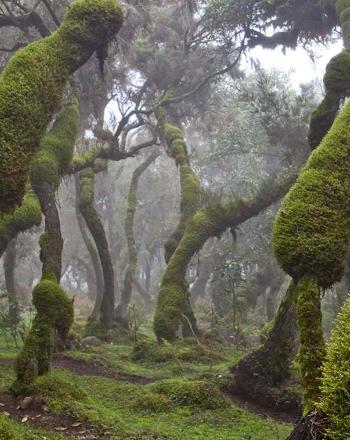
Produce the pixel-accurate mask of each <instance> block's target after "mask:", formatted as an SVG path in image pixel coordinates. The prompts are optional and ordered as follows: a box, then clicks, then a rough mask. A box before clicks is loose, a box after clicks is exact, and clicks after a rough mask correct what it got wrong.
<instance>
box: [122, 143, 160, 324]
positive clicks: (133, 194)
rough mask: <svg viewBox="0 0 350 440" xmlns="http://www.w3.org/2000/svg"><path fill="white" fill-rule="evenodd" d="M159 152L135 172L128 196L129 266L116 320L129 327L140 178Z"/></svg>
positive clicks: (152, 155) (134, 268)
mask: <svg viewBox="0 0 350 440" xmlns="http://www.w3.org/2000/svg"><path fill="white" fill-rule="evenodd" d="M158 156H159V153H158V152H157V151H155V152H153V153H151V154H150V155H149V157H148V158H147V159H146V160H145V161H144V162H143V163H141V165H139V166H138V167H137V168H136V169H135V171H134V172H133V175H132V178H131V183H130V187H129V195H128V208H127V214H126V219H125V226H124V229H125V235H126V240H127V246H128V264H127V267H126V271H125V276H124V284H123V289H122V292H121V298H120V302H119V304H118V306H117V308H116V311H115V318H116V320H117V321H118V322H120V323H122V324H123V325H124V326H128V320H127V311H128V306H129V304H130V300H131V294H132V289H133V285H134V279H135V272H136V267H137V248H136V242H135V235H134V221H135V213H136V208H137V189H138V184H139V180H140V177H141V176H142V174H143V173H144V172H145V171H146V170H147V168H148V167H149V166H150V165H151V164H152V163H153V162H154V161H155V160H156V159H157V157H158Z"/></svg>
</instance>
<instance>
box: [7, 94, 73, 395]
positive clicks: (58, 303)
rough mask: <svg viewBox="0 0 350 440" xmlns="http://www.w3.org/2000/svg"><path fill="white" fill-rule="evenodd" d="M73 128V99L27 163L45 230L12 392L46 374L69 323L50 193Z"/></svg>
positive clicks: (70, 152)
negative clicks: (29, 325) (31, 313)
mask: <svg viewBox="0 0 350 440" xmlns="http://www.w3.org/2000/svg"><path fill="white" fill-rule="evenodd" d="M78 126H79V112H78V103H77V101H76V100H73V102H72V103H71V104H69V105H66V106H65V107H64V108H63V109H62V111H61V112H60V114H59V115H58V117H57V119H56V122H55V124H54V126H53V128H52V129H51V131H50V132H49V133H48V134H47V135H46V136H45V137H44V138H43V140H42V143H41V150H40V151H39V153H38V154H37V155H36V156H35V158H34V161H33V163H32V172H31V183H32V187H33V189H34V191H35V192H36V194H37V196H38V198H39V201H40V206H41V209H42V211H43V213H44V216H45V232H44V233H43V234H42V236H41V237H40V259H41V261H42V263H43V267H42V279H41V281H40V283H39V284H38V285H37V286H36V287H35V288H34V290H33V304H34V306H35V308H36V310H37V314H36V316H35V318H34V321H33V324H32V328H31V330H30V332H29V334H28V336H27V338H26V340H25V342H24V346H23V348H22V351H21V353H20V354H19V356H18V358H17V361H16V382H15V383H14V384H13V386H12V390H13V392H15V393H23V392H25V391H26V390H27V388H28V387H29V386H30V385H31V383H32V382H33V380H34V379H35V377H36V376H37V375H39V376H40V375H44V374H47V373H48V371H49V369H50V366H51V358H52V350H53V343H54V337H55V336H56V335H57V336H58V337H60V338H61V340H62V341H63V342H64V341H65V339H66V337H67V336H68V332H69V330H70V327H71V326H72V324H73V319H74V310H73V303H72V301H71V300H70V299H69V298H68V296H67V295H66V293H65V291H64V290H63V289H62V288H61V287H60V284H59V283H60V278H61V269H62V248H63V239H62V235H61V227H60V219H59V213H58V209H57V205H56V199H55V192H56V191H57V189H58V187H59V184H60V179H61V175H62V174H63V172H64V170H65V168H66V167H67V166H68V164H69V162H70V160H71V158H72V156H73V150H74V145H75V139H76V136H77V132H78ZM48 163H49V164H50V166H49V167H48ZM48 170H49V171H50V172H48Z"/></svg>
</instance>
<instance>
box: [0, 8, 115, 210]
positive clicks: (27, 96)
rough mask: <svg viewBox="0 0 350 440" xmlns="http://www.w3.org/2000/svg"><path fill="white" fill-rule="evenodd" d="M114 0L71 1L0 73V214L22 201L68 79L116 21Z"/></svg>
mask: <svg viewBox="0 0 350 440" xmlns="http://www.w3.org/2000/svg"><path fill="white" fill-rule="evenodd" d="M122 21H123V16H122V11H121V8H120V7H119V5H118V3H117V2H116V1H114V0H97V1H96V0H76V1H75V2H74V3H73V4H72V6H71V7H70V8H69V9H68V12H67V14H66V16H65V18H64V20H63V22H62V25H61V26H60V28H59V29H58V30H57V31H56V32H54V33H53V34H52V35H51V36H49V37H47V38H45V39H43V40H41V41H39V42H35V43H32V44H30V45H29V46H27V47H26V48H24V49H22V50H20V51H18V52H17V53H16V54H15V55H14V56H13V57H12V58H11V59H10V61H9V62H8V64H7V66H6V68H5V70H4V71H3V73H2V74H1V77H0V146H1V148H0V164H1V167H0V182H1V183H0V212H1V213H3V212H6V211H9V210H10V209H12V208H13V207H14V206H15V205H16V204H19V203H20V202H21V201H22V198H23V194H24V190H25V185H26V182H27V178H28V172H29V166H30V162H31V160H32V159H33V157H34V155H35V153H36V152H37V150H38V148H39V144H40V140H41V138H42V136H43V134H44V132H45V130H46V127H47V125H48V124H49V122H50V120H51V118H52V116H53V113H54V111H55V109H56V107H57V105H58V103H59V102H60V100H61V98H62V95H63V91H64V88H65V85H66V82H67V80H68V77H69V75H70V74H71V73H73V72H74V71H75V70H76V69H77V68H78V67H80V66H81V65H82V64H84V63H85V62H86V61H87V60H88V58H89V57H90V56H91V55H92V54H93V52H94V51H99V50H102V49H103V48H104V47H105V45H106V43H108V42H109V41H110V40H111V39H112V38H113V37H114V35H115V34H116V33H117V32H118V30H119V28H120V26H121V25H122Z"/></svg>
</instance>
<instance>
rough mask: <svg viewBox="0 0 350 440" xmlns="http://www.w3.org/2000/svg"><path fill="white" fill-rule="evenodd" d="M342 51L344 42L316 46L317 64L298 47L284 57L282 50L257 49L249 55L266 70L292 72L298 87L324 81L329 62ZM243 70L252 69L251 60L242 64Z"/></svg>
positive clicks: (292, 77) (289, 50) (291, 74)
mask: <svg viewBox="0 0 350 440" xmlns="http://www.w3.org/2000/svg"><path fill="white" fill-rule="evenodd" d="M341 50H342V41H340V40H339V41H337V42H336V43H334V44H332V45H329V46H328V47H324V46H320V45H318V46H315V48H314V53H315V55H316V56H317V58H316V60H315V63H313V62H312V60H311V58H310V57H309V55H308V54H307V52H306V51H305V50H304V49H302V48H300V47H298V48H297V49H296V50H292V49H287V50H286V54H285V55H284V54H283V52H282V50H281V49H280V48H277V49H274V50H269V49H263V48H261V47H257V48H255V49H253V50H252V51H251V52H250V53H249V55H250V56H251V57H253V58H255V59H258V60H259V61H260V63H261V66H262V67H263V68H266V69H268V70H269V69H272V68H276V69H278V70H282V71H285V72H290V78H291V80H292V82H293V84H295V85H296V86H298V85H299V84H300V83H307V82H310V81H312V80H315V79H320V80H322V78H323V75H324V72H325V69H326V66H327V63H328V61H329V60H330V59H331V58H332V57H333V56H334V55H336V54H338V53H339V52H341ZM242 67H243V68H247V69H248V70H249V69H250V62H249V58H246V60H245V61H244V62H243V63H242Z"/></svg>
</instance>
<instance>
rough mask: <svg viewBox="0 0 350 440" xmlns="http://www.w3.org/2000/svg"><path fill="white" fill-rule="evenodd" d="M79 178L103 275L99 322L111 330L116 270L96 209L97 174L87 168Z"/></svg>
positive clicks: (81, 206)
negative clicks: (95, 189) (95, 188)
mask: <svg viewBox="0 0 350 440" xmlns="http://www.w3.org/2000/svg"><path fill="white" fill-rule="evenodd" d="M79 176H80V185H79V209H80V212H81V214H82V216H83V217H84V220H85V223H86V226H87V228H88V230H89V232H90V233H91V235H92V237H93V239H94V242H95V245H96V248H97V251H98V255H99V259H100V263H101V267H102V274H103V294H102V300H101V304H100V313H99V315H100V320H99V322H100V324H101V325H102V326H103V327H104V328H105V329H110V328H112V327H113V324H114V301H115V298H114V295H115V292H114V269H113V264H112V259H111V254H110V251H109V245H108V241H107V237H106V233H105V230H104V227H103V224H102V221H101V219H100V217H99V215H98V213H97V211H96V208H95V200H94V199H95V191H94V187H95V172H94V170H93V169H92V168H87V169H85V170H83V171H81V172H80V174H79Z"/></svg>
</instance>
